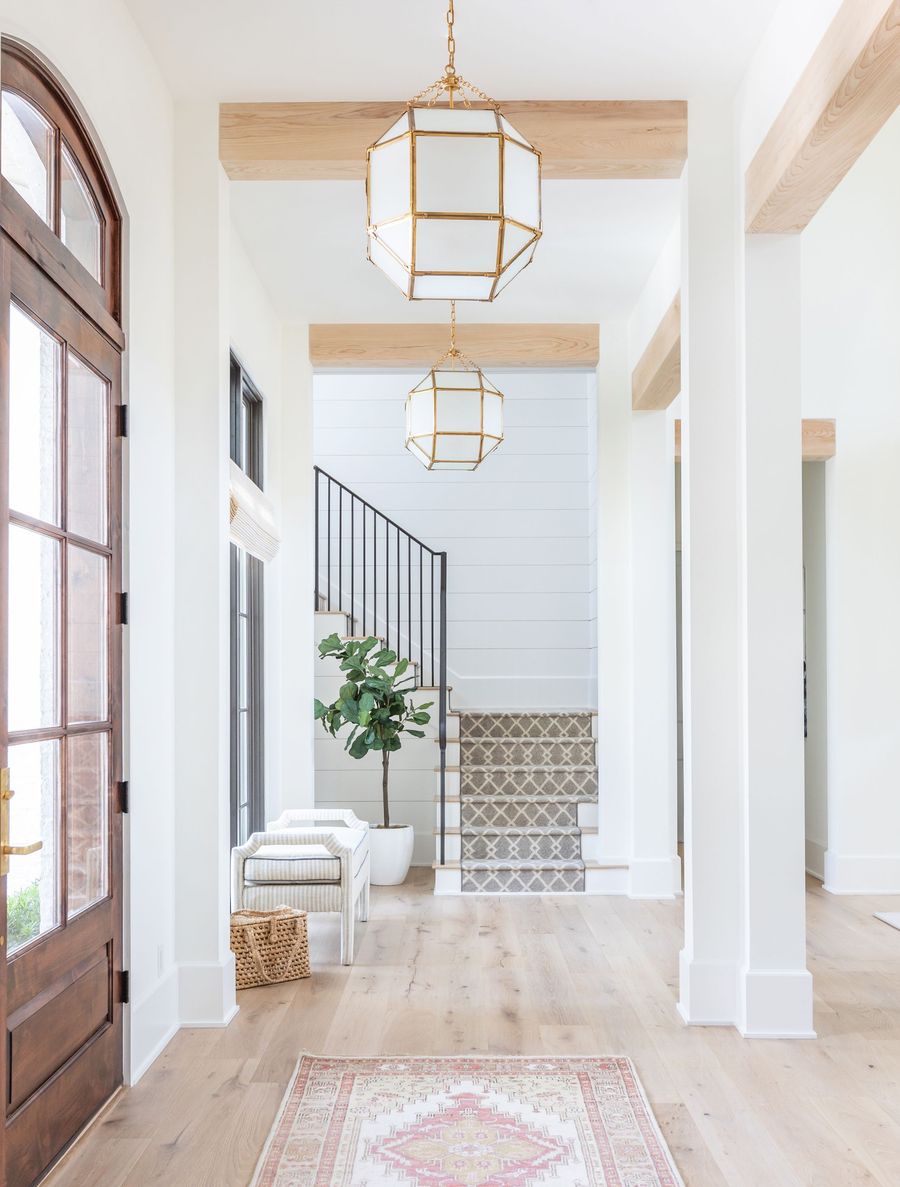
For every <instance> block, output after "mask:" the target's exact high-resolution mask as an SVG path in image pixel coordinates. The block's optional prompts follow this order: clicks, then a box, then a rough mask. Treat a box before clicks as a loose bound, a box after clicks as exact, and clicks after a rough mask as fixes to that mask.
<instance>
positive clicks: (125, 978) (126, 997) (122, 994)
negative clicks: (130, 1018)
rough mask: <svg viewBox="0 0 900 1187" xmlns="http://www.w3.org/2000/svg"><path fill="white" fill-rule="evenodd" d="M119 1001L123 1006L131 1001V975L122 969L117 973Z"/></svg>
mask: <svg viewBox="0 0 900 1187" xmlns="http://www.w3.org/2000/svg"><path fill="white" fill-rule="evenodd" d="M119 1001H120V1002H121V1003H122V1005H123V1006H127V1005H128V1003H129V1002H130V1001H131V973H129V971H128V969H122V971H121V973H119Z"/></svg>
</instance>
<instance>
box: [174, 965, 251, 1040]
mask: <svg viewBox="0 0 900 1187" xmlns="http://www.w3.org/2000/svg"><path fill="white" fill-rule="evenodd" d="M236 1013H237V998H236V997H235V981H234V954H233V953H231V952H229V953H228V955H227V956H226V957H225V958H224V959H223V960H221V961H202V962H198V963H196V964H182V965H179V969H178V1017H179V1020H180V1022H181V1025H182V1026H227V1025H228V1023H229V1022H230V1021H231V1019H232V1018H233V1017H234V1016H235V1014H236Z"/></svg>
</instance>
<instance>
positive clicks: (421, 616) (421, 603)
mask: <svg viewBox="0 0 900 1187" xmlns="http://www.w3.org/2000/svg"><path fill="white" fill-rule="evenodd" d="M423 559H424V556H423V552H422V545H421V544H420V545H419V664H420V665H421V672H422V676H423V677H424V676H425V647H424V645H423V642H422V631H423V626H422V624H423V623H424V621H425V610H424V601H423V598H422V562H423Z"/></svg>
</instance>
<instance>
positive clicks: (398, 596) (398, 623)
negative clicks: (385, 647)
mask: <svg viewBox="0 0 900 1187" xmlns="http://www.w3.org/2000/svg"><path fill="white" fill-rule="evenodd" d="M399 658H400V529H399V528H397V659H399Z"/></svg>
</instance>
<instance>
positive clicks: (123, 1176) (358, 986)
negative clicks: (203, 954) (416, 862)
mask: <svg viewBox="0 0 900 1187" xmlns="http://www.w3.org/2000/svg"><path fill="white" fill-rule="evenodd" d="M430 880H431V874H430V871H427V872H426V871H414V873H413V875H412V877H411V880H410V882H409V883H407V885H406V886H403V887H400V888H397V889H386V888H385V889H377V890H374V891H373V904H372V906H373V909H372V915H371V918H370V921H369V923H368V924H365V925H362V926H361V929H360V930H361V933H362V940H361V943H358V948H357V957H356V963H355V964H354V965H353V966H352V967H351V968H342V967H341V966H340V965H339V964H338V963H337V944H338V932H337V920H336V917H334V918H333V919H332V918H331V917H327V916H318V917H315V918H313V919H312V921H311V944H312V958H313V970H314V972H313V977H312V978H311V979H310V980H308V981H301V982H297V983H293V984H290V985H286V986H274V987H271V988H268V989H257V990H251V991H248V992H246V993H244V994H242V995H241V1012H240V1014H239V1015H238V1017H237V1018H236V1019H235V1020H234V1022H233V1023H232V1024H231V1025H230V1026H229V1027H228V1029H227V1030H188V1031H182V1032H181V1033H180V1034H179V1035H178V1036H177V1037H176V1038H175V1039H174V1040H173V1042H172V1043H171V1044H170V1045H169V1047H168V1048H167V1050H166V1051H165V1052H164V1053H163V1055H162V1056H161V1057H160V1058H159V1060H158V1061H157V1062H156V1064H154V1066H153V1067H152V1068H151V1070H150V1071H149V1072H148V1073H147V1075H146V1076H145V1077H144V1079H143V1080H142V1081H141V1082H140V1084H138V1086H137V1087H136V1088H134V1089H132V1090H129V1091H126V1092H125V1093H123V1095H122V1096H121V1097H120V1098H119V1100H118V1102H117V1103H116V1104H115V1105H114V1107H113V1108H112V1109H111V1110H110V1111H109V1112H108V1113H107V1114H106V1116H105V1117H104V1118H103V1119H102V1120H101V1121H100V1122H98V1123H97V1124H96V1125H95V1126H94V1128H93V1129H92V1130H91V1131H90V1132H89V1133H88V1134H87V1135H86V1136H85V1138H84V1139H83V1140H82V1141H81V1142H80V1143H79V1144H78V1145H77V1146H76V1147H75V1148H74V1149H73V1151H72V1152H71V1153H70V1154H69V1156H68V1158H67V1159H66V1160H65V1161H64V1162H63V1163H62V1164H61V1165H60V1167H59V1168H57V1170H56V1171H55V1172H54V1173H53V1174H52V1175H51V1176H50V1178H49V1179H48V1180H47V1183H48V1187H84V1185H85V1184H91V1187H123V1185H127V1187H138V1185H141V1187H143V1185H144V1184H151V1183H152V1184H166V1187H182V1185H183V1187H188V1185H190V1187H201V1185H202V1187H246V1184H247V1182H248V1180H249V1178H250V1175H251V1173H252V1171H253V1167H254V1165H255V1162H256V1159H257V1156H258V1154H259V1152H260V1150H261V1148H262V1145H263V1142H264V1140H265V1138H266V1135H267V1133H268V1131H269V1127H270V1125H271V1124H272V1121H273V1118H274V1116H275V1113H276V1110H277V1108H278V1104H279V1101H280V1100H281V1097H282V1094H283V1092H284V1088H285V1085H286V1083H287V1080H288V1077H289V1076H290V1074H291V1071H292V1069H293V1067H294V1064H295V1062H296V1059H297V1056H298V1053H299V1052H301V1051H303V1050H308V1051H311V1052H323V1053H327V1054H334V1055H341V1054H343V1055H374V1054H400V1053H407V1054H454V1053H458V1052H467V1051H472V1052H485V1053H523V1054H532V1053H534V1054H537V1053H547V1054H557V1055H558V1054H609V1055H616V1054H623V1055H629V1056H631V1058H632V1059H633V1060H634V1061H635V1063H636V1065H637V1068H638V1071H639V1073H640V1076H641V1079H642V1080H643V1082H644V1085H645V1087H646V1089H647V1092H648V1095H649V1097H650V1100H651V1103H652V1105H653V1108H654V1110H655V1112H656V1115H657V1117H658V1119H659V1122H660V1125H661V1126H662V1129H663V1132H664V1133H665V1136H666V1138H667V1140H668V1142H669V1144H670V1146H671V1149H672V1152H673V1154H674V1157H675V1160H676V1162H677V1164H678V1166H679V1168H680V1170H681V1173H682V1175H683V1176H684V1180H685V1183H686V1184H687V1187H800V1185H804V1187H858V1185H861V1184H870V1185H873V1187H898V1184H900V931H895V930H892V929H891V928H889V927H887V926H886V925H885V924H883V923H880V922H878V921H877V920H875V919H873V918H872V917H871V915H872V912H873V911H875V910H890V909H894V910H896V909H897V900H896V899H889V898H885V899H867V898H858V899H837V898H833V897H831V896H830V895H826V894H824V893H823V892H822V890H821V889H820V888H819V886H818V884H817V883H811V884H810V891H809V929H808V930H809V954H810V955H809V958H810V967H811V969H812V971H813V974H814V976H815V987H816V1027H817V1030H818V1033H819V1036H820V1037H819V1039H818V1040H816V1041H796V1042H780V1041H772V1040H754V1041H746V1040H742V1039H741V1038H739V1037H738V1036H737V1034H736V1033H735V1032H734V1031H733V1030H730V1029H725V1028H709V1029H697V1028H694V1029H688V1028H686V1027H684V1026H683V1025H682V1024H681V1023H680V1021H679V1019H678V1017H677V1015H676V1013H675V991H676V961H677V954H678V950H679V947H680V945H681V914H682V912H681V906H680V904H663V903H647V902H630V901H628V900H627V899H619V898H593V899H591V898H578V897H556V898H545V899H535V898H515V897H510V898H497V897H490V898H488V897H485V898H440V899H435V898H433V897H432V896H431V894H430Z"/></svg>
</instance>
